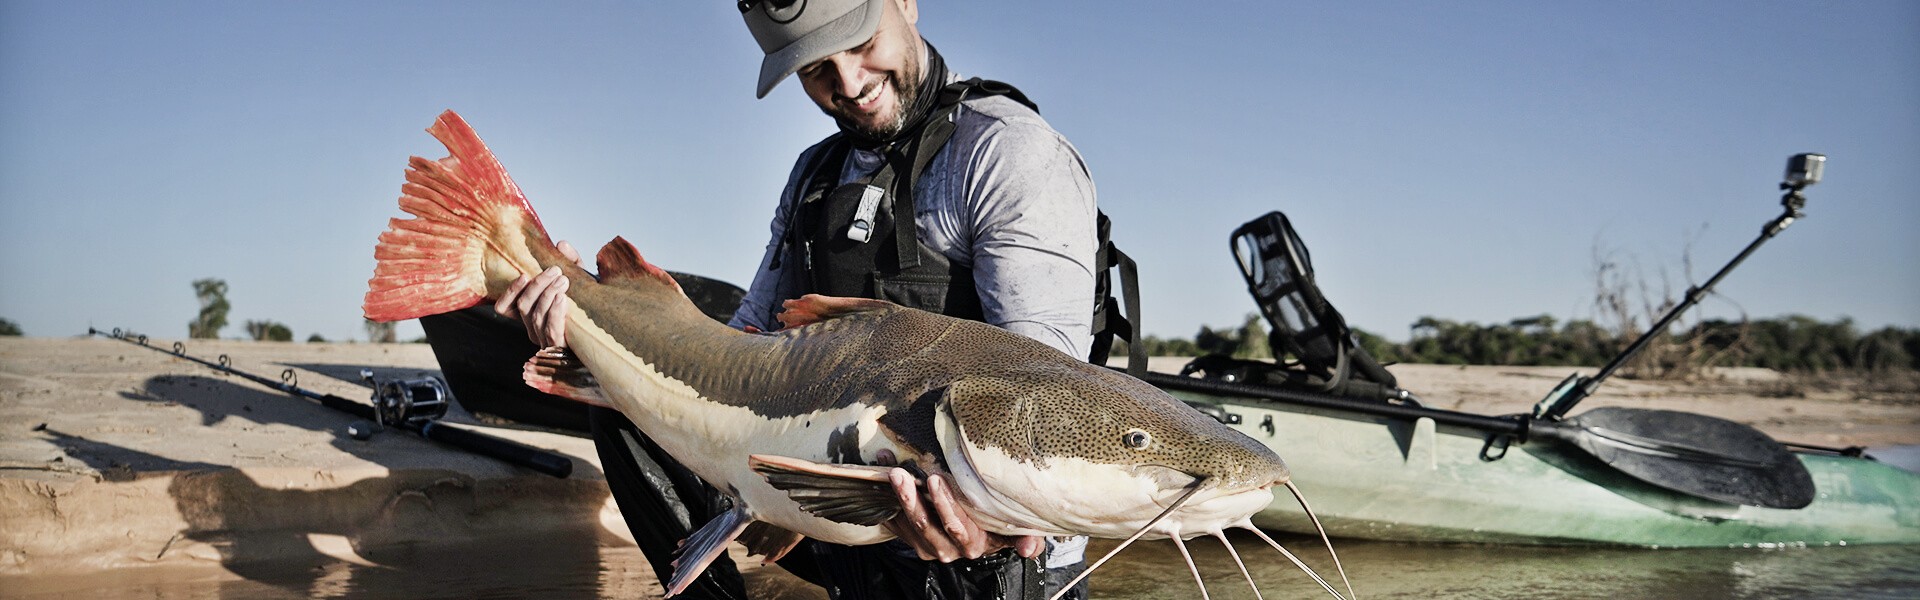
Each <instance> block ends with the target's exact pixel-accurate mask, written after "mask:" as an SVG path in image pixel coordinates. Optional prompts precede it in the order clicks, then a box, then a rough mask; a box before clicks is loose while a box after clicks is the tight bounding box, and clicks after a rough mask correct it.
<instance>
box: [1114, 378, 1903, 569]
mask: <svg viewBox="0 0 1920 600" xmlns="http://www.w3.org/2000/svg"><path fill="white" fill-rule="evenodd" d="M1151 380H1152V379H1150V381H1151ZM1162 387H1163V389H1167V391H1168V392H1169V393H1171V394H1173V395H1174V396H1176V397H1179V398H1180V399H1182V400H1186V401H1188V402H1190V403H1199V404H1201V405H1215V406H1218V407H1219V409H1220V411H1221V412H1219V413H1216V414H1217V415H1220V416H1227V417H1229V418H1228V419H1227V420H1229V421H1233V420H1236V419H1233V418H1232V416H1234V415H1237V417H1238V418H1237V421H1238V422H1237V423H1229V426H1230V427H1233V428H1235V429H1238V430H1239V431H1241V432H1242V433H1245V434H1247V435H1248V436H1250V437H1252V438H1253V439H1255V440H1260V441H1262V442H1264V443H1266V444H1267V445H1269V446H1270V447H1272V448H1273V450H1274V451H1275V452H1277V453H1278V454H1279V455H1280V456H1282V457H1284V458H1285V459H1286V461H1287V465H1288V467H1289V468H1290V469H1291V471H1292V473H1293V480H1294V482H1295V484H1296V485H1298V486H1299V487H1300V489H1301V492H1302V493H1303V494H1305V495H1306V497H1307V500H1308V501H1309V502H1310V503H1311V504H1312V506H1313V508H1314V511H1315V513H1316V514H1317V515H1318V516H1319V517H1320V521H1321V523H1322V524H1324V525H1325V526H1326V528H1327V531H1328V533H1329V534H1331V535H1335V536H1341V537H1350V538H1363V539H1378V540H1397V541H1418V542H1467V543H1520V544H1608V545H1631V546H1647V547H1660V548H1669V547H1674V548H1685V547H1736V548H1738V547H1782V546H1803V545H1804V546H1838V545H1850V544H1913V543H1920V474H1915V473H1911V472H1908V471H1904V470H1900V469H1897V468H1894V467H1891V466H1888V465H1885V464H1882V463H1879V462H1876V461H1873V460H1869V459H1863V458H1852V457H1844V456H1830V455H1815V454H1800V455H1798V457H1799V458H1800V460H1801V462H1802V463H1804V464H1805V465H1806V466H1807V469H1808V471H1809V472H1810V473H1811V474H1812V475H1813V480H1814V484H1815V487H1816V489H1817V496H1816V498H1815V499H1814V501H1813V503H1812V504H1811V505H1809V506H1807V507H1805V508H1801V509H1793V510H1783V509H1769V508H1757V507H1752V506H1737V505H1731V504H1725V503H1720V502H1715V501H1711V500H1704V499H1699V498H1695V497H1692V496H1687V495H1684V494H1679V493H1675V492H1671V491H1668V490H1665V489H1662V488H1656V487H1654V486H1651V485H1648V484H1646V483H1642V482H1640V481H1639V480H1636V479H1633V478H1631V477H1629V476H1627V475H1625V474H1623V473H1621V472H1619V471H1617V470H1615V469H1613V468H1611V467H1608V466H1606V465H1605V464H1602V463H1600V462H1599V461H1598V460H1596V459H1593V458H1591V457H1590V456H1587V455H1585V454H1582V453H1579V452H1570V451H1565V450H1563V449H1562V448H1561V447H1559V446H1555V445H1552V444H1546V443H1531V444H1516V445H1513V446H1511V447H1510V448H1508V449H1506V451H1505V453H1504V455H1502V456H1500V457H1499V458H1498V459H1497V460H1482V459H1481V455H1482V452H1483V451H1484V452H1487V453H1488V454H1493V455H1499V454H1501V451H1500V450H1498V449H1491V448H1486V443H1487V439H1488V437H1489V436H1488V434H1487V433H1485V432H1484V431H1483V430H1478V429H1472V428H1467V427H1458V426H1452V425H1443V424H1438V423H1436V422H1435V421H1434V420H1433V419H1430V418H1419V419H1414V420H1407V419H1404V418H1396V417H1386V416H1378V415H1371V414H1365V413H1361V412H1355V411H1348V410H1340V409H1334V408H1326V407H1320V406H1303V405H1296V404H1291V403H1288V402H1285V401H1281V400H1274V399H1270V398H1253V397H1239V396H1235V395H1230V394H1215V393H1203V392H1196V391H1192V390H1183V389H1172V388H1169V387H1168V386H1164V385H1163V386H1162ZM1208 412H1213V411H1208ZM1254 523H1255V524H1256V525H1259V526H1261V527H1263V528H1268V529H1276V530H1282V531H1290V532H1299V533H1311V532H1312V531H1313V524H1312V523H1311V522H1310V521H1308V520H1307V517H1306V515H1305V513H1303V512H1301V510H1300V508H1299V506H1298V505H1297V504H1296V503H1295V502H1294V501H1293V499H1292V498H1286V497H1282V498H1278V499H1276V500H1275V502H1274V504H1273V505H1272V506H1270V507H1268V508H1267V509H1266V510H1265V511H1262V512H1261V513H1259V514H1257V515H1255V517H1254Z"/></svg>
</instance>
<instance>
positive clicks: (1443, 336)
mask: <svg viewBox="0 0 1920 600" xmlns="http://www.w3.org/2000/svg"><path fill="white" fill-rule="evenodd" d="M1259 325H1260V323H1259V319H1257V318H1250V319H1249V322H1248V323H1247V324H1246V325H1243V326H1242V327H1241V328H1240V329H1239V330H1231V331H1229V330H1215V329H1211V328H1207V327H1202V328H1201V329H1200V331H1199V333H1198V334H1196V335H1195V336H1194V339H1193V340H1185V339H1179V338H1174V339H1161V338H1157V337H1151V336H1150V337H1148V338H1147V339H1146V340H1145V343H1146V344H1147V350H1148V352H1149V353H1150V354H1153V355H1155V356H1199V355H1201V354H1208V353H1213V352H1220V353H1232V354H1234V355H1236V356H1239V357H1243V358H1249V357H1254V356H1253V355H1252V354H1251V353H1249V352H1248V351H1247V347H1248V346H1249V345H1252V344H1255V343H1256V342H1257V343H1258V344H1259V345H1261V346H1263V348H1262V349H1264V345H1265V340H1266V334H1265V332H1264V331H1263V330H1262V329H1261V328H1260V327H1259ZM1412 329H1413V331H1412V334H1413V335H1412V337H1411V339H1409V340H1407V341H1406V342H1405V343H1399V344H1396V343H1393V342H1389V341H1387V340H1386V339H1384V338H1381V337H1380V336H1378V335H1375V334H1373V333H1371V332H1367V331H1363V330H1358V329H1356V330H1354V333H1355V335H1356V336H1358V337H1359V340H1360V346H1361V347H1362V348H1365V349H1366V350H1367V352H1368V353H1370V354H1372V355H1374V357H1376V358H1378V359H1380V361H1382V362H1410V363H1431V364H1457V365H1536V366H1589V367H1597V366H1600V365H1604V364H1606V362H1607V361H1609V360H1612V359H1613V357H1614V355H1615V354H1618V353H1619V352H1620V351H1621V350H1623V349H1625V348H1626V347H1627V344H1630V343H1632V342H1633V340H1634V338H1635V337H1638V335H1639V333H1638V332H1637V331H1631V330H1630V329H1629V330H1625V331H1623V330H1622V328H1617V327H1616V328H1608V327H1602V326H1601V325H1599V324H1596V323H1594V322H1592V321H1586V320H1578V321H1567V322H1564V323H1562V322H1560V321H1559V320H1557V319H1555V318H1553V317H1552V316H1549V315H1538V316H1533V317H1525V318H1519V319H1514V320H1512V321H1508V322H1506V323H1497V324H1491V325H1482V324H1479V323H1462V322H1458V321H1451V320H1447V319H1439V318H1435V317H1422V318H1421V319H1420V320H1419V321H1416V322H1414V323H1413V327H1412ZM1703 367H1765V368H1769V369H1775V370H1779V371H1788V372H1814V373H1821V372H1841V371H1845V372H1867V373H1886V372H1895V371H1915V370H1920V329H1910V328H1900V327H1885V328H1881V329H1878V330H1875V331H1871V332H1867V333H1861V332H1860V331H1859V329H1858V328H1857V327H1855V326H1854V324H1853V321H1852V320H1851V319H1844V318H1843V319H1840V320H1838V321H1833V322H1821V321H1819V320H1816V319H1813V318H1811V317H1805V316H1799V315H1794V316H1787V317H1779V318H1772V319H1761V320H1748V321H1727V320H1720V319H1709V320H1706V321H1702V322H1700V323H1699V324H1696V325H1694V326H1693V327H1690V328H1687V329H1685V330H1676V331H1674V332H1672V333H1669V334H1667V335H1663V336H1658V337H1656V338H1655V339H1654V341H1653V342H1651V343H1650V344H1649V345H1648V349H1647V350H1646V351H1644V352H1642V353H1641V354H1640V355H1639V356H1638V357H1636V358H1635V360H1634V361H1633V362H1631V363H1629V364H1628V365H1627V366H1626V367H1625V368H1624V369H1623V370H1622V373H1621V374H1622V375H1624V376H1628V377H1640V378H1680V377H1686V376H1689V375H1691V374H1693V373H1695V372H1697V370H1698V369H1700V368H1703Z"/></svg>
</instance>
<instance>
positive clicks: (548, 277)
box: [513, 267, 560, 315]
mask: <svg viewBox="0 0 1920 600" xmlns="http://www.w3.org/2000/svg"><path fill="white" fill-rule="evenodd" d="M559 277H560V268H559V267H547V270H545V271H541V272H540V274H538V275H534V276H533V281H529V282H527V287H526V289H523V290H521V291H520V298H519V299H518V300H516V301H514V303H513V307H514V308H515V309H518V310H519V311H520V314H522V315H527V314H532V313H533V303H535V302H539V301H540V293H541V292H544V291H546V290H547V286H550V285H553V282H554V281H555V280H557V279H559Z"/></svg>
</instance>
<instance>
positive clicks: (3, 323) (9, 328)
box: [0, 319, 20, 336]
mask: <svg viewBox="0 0 1920 600" xmlns="http://www.w3.org/2000/svg"><path fill="white" fill-rule="evenodd" d="M18 335H20V326H19V325H18V324H15V323H14V322H13V321H8V320H6V319H0V336H18Z"/></svg>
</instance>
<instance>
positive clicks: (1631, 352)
mask: <svg viewBox="0 0 1920 600" xmlns="http://www.w3.org/2000/svg"><path fill="white" fill-rule="evenodd" d="M1826 167H1827V157H1826V156H1825V155H1820V154H1812V153H1807V154H1795V155H1793V157H1792V158H1788V159H1787V175H1786V179H1785V180H1784V181H1781V182H1780V189H1783V190H1787V193H1786V194H1785V195H1783V196H1781V197H1780V205H1781V206H1782V207H1784V208H1785V210H1784V211H1783V212H1782V213H1781V214H1780V216H1779V217H1778V218H1775V219H1774V220H1773V221H1771V222H1769V223H1767V225H1766V227H1763V228H1761V230H1760V237H1759V238H1756V239H1754V240H1753V243H1750V244H1747V248H1746V249H1745V250H1741V251H1740V255H1739V256H1735V257H1733V261H1732V262H1729V263H1727V265H1726V266H1724V267H1720V271H1719V272H1717V273H1714V274H1713V277H1712V278H1710V279H1708V280H1707V282H1706V283H1705V284H1702V285H1698V286H1694V287H1690V288H1687V294H1686V298H1685V299H1684V300H1682V301H1681V302H1680V305H1679V306H1675V307H1673V310H1670V311H1667V314H1666V315H1665V316H1662V317H1660V321H1659V322H1657V323H1654V324H1653V326H1652V327H1649V328H1647V332H1646V333H1643V334H1641V335H1640V338H1639V339H1636V340H1634V341H1633V344H1632V345H1629V346H1627V349H1626V350H1624V351H1622V352H1620V355H1619V356H1615V357H1613V361H1612V362H1608V363H1607V366H1606V367H1603V368H1601V369H1600V373H1599V374H1597V375H1594V376H1593V377H1587V376H1585V375H1581V374H1579V373H1574V374H1573V375H1570V376H1568V377H1567V378H1566V380H1564V381H1561V382H1560V385H1558V386H1555V387H1554V388H1553V391H1552V392H1548V393H1547V397H1546V398H1543V399H1541V400H1540V403H1539V404H1536V405H1534V407H1533V416H1534V418H1537V419H1548V420H1559V419H1560V418H1561V417H1563V416H1566V414H1567V411H1569V410H1572V409H1573V406H1574V405H1575V404H1579V403H1580V401H1581V400H1585V399H1586V398H1587V396H1590V395H1592V394H1593V392H1594V391H1595V390H1598V389H1600V383H1601V382H1604V381H1606V380H1607V378H1608V377H1611V376H1613V373H1614V371H1618V370H1619V369H1620V367H1623V366H1625V365H1626V364H1627V361H1629V360H1632V359H1633V357H1634V356H1636V355H1639V354H1640V351H1641V350H1644V349H1646V347H1647V344H1648V343H1649V342H1652V341H1653V340H1654V338H1656V337H1659V336H1662V335H1666V332H1667V327H1668V326H1669V325H1672V324H1673V321H1674V319H1678V318H1680V314H1681V313H1684V312H1686V311H1687V309H1689V308H1693V305H1695V304H1699V303H1700V301H1701V300H1703V299H1705V298H1706V297H1707V292H1709V291H1711V290H1713V286H1714V284H1717V283H1720V279H1721V278H1724V277H1726V276H1727V274H1728V273H1731V272H1733V268H1734V267H1737V266H1740V263H1741V262H1742V261H1745V260H1747V256H1748V255H1751V254H1753V251H1754V250H1756V249H1758V248H1760V244H1764V243H1766V241H1767V240H1770V239H1773V236H1775V235H1779V234H1780V232H1781V231H1782V230H1785V229H1786V228H1787V226H1788V225H1792V224H1793V222H1794V221H1795V220H1797V219H1800V218H1802V217H1805V216H1806V214H1805V213H1802V212H1800V209H1802V208H1806V206H1807V197H1806V195H1805V194H1802V193H1801V190H1804V189H1806V187H1807V186H1810V185H1813V184H1816V183H1820V176H1821V174H1822V173H1823V172H1825V171H1826Z"/></svg>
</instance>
